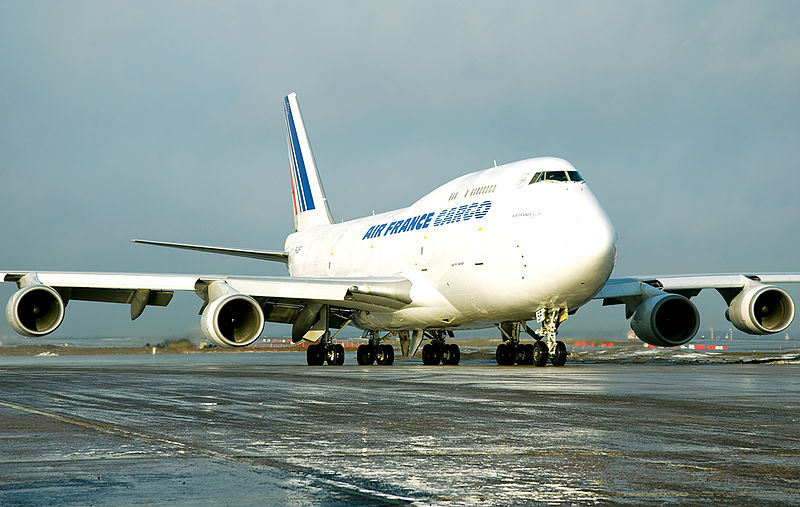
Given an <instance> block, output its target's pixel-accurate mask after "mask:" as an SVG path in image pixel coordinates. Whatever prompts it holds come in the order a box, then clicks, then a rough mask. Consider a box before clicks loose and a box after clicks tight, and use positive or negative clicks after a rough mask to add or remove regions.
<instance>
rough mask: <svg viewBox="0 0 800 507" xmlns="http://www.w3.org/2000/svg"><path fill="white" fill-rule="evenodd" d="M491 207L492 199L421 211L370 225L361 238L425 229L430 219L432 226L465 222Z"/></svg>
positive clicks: (482, 213)
mask: <svg viewBox="0 0 800 507" xmlns="http://www.w3.org/2000/svg"><path fill="white" fill-rule="evenodd" d="M491 207H492V201H483V202H481V203H478V202H473V203H472V204H464V205H462V206H455V207H452V208H448V209H443V210H442V211H440V212H439V213H435V212H431V213H423V214H422V215H417V216H414V217H410V218H405V219H402V220H395V221H394V222H388V223H383V224H378V225H372V226H370V228H369V229H367V232H366V233H364V237H363V238H361V239H362V240H365V239H372V238H377V237H379V236H388V235H389V234H399V233H401V232H408V231H418V230H420V229H427V228H428V227H429V226H430V225H431V221H432V222H433V226H434V227H439V226H440V225H445V224H452V223H455V222H466V221H467V220H471V219H475V220H478V219H481V218H483V217H485V216H486V214H487V213H489V209H490V208H491ZM434 215H436V219H434V218H433V217H434Z"/></svg>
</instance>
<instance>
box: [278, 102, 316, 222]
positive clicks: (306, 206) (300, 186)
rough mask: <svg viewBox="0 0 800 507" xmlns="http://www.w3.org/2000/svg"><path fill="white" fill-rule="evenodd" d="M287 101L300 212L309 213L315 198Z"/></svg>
mask: <svg viewBox="0 0 800 507" xmlns="http://www.w3.org/2000/svg"><path fill="white" fill-rule="evenodd" d="M285 101H286V116H287V118H288V120H289V138H290V140H291V148H292V155H293V158H294V164H293V165H294V168H293V169H294V174H295V181H296V182H297V193H298V205H299V207H300V211H309V210H313V209H314V196H313V195H311V186H310V185H309V183H308V173H307V172H306V165H305V162H304V161H303V152H302V151H301V150H300V140H299V139H298V137H297V129H296V128H295V125H294V118H293V117H292V108H291V106H290V105H289V99H288V97H287V98H286V99H285Z"/></svg>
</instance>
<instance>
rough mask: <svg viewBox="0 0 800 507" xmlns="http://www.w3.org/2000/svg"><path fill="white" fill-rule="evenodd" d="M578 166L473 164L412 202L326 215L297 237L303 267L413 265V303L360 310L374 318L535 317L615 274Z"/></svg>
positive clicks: (292, 262) (402, 322)
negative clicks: (352, 215)
mask: <svg viewBox="0 0 800 507" xmlns="http://www.w3.org/2000/svg"><path fill="white" fill-rule="evenodd" d="M542 171H575V169H574V168H573V167H572V166H571V165H570V164H569V163H568V162H567V161H565V160H562V159H557V158H535V159H529V160H523V161H520V162H514V163H511V164H507V165H503V166H498V167H493V168H490V169H487V170H484V171H478V172H475V173H471V174H467V175H465V176H462V177H460V178H457V179H455V180H453V181H450V182H449V183H446V184H444V185H442V186H441V187H439V188H438V189H436V190H434V191H433V192H431V193H429V194H428V195H426V196H425V197H423V198H421V199H420V200H418V201H417V202H416V203H414V204H413V205H411V206H409V207H408V208H404V209H400V210H395V211H390V212H387V213H382V214H379V215H374V216H369V217H366V218H361V219H357V220H352V221H349V222H344V223H340V224H332V225H320V226H317V227H313V228H310V229H308V230H303V231H302V232H297V233H294V234H291V235H290V236H289V237H288V238H287V239H286V245H285V251H286V252H288V253H289V262H288V267H289V272H290V274H291V275H292V276H298V277H353V276H361V277H364V276H375V277H378V276H402V277H405V278H407V279H409V280H411V282H412V283H413V286H412V289H411V298H412V300H413V303H411V304H410V305H408V306H407V307H404V308H402V309H400V310H396V311H387V313H377V312H359V313H358V315H357V316H356V318H355V320H354V324H355V325H357V326H359V327H361V328H365V329H387V330H392V329H415V328H435V327H441V328H455V327H461V328H482V327H488V326H492V325H494V324H496V323H498V322H504V321H527V320H530V319H532V318H534V316H535V314H536V311H537V310H539V309H540V308H565V309H568V310H573V309H577V308H578V307H579V306H581V305H583V304H585V303H586V302H587V301H589V300H590V299H591V298H592V297H594V296H595V295H596V294H597V293H598V292H599V291H600V289H601V288H602V287H603V285H604V284H605V282H606V281H607V280H608V278H609V276H610V275H611V271H612V269H613V267H614V261H615V256H616V233H615V232H614V229H613V226H612V224H611V222H610V220H609V218H608V216H607V215H606V213H605V211H603V209H602V207H601V206H600V204H599V203H598V202H597V199H596V198H595V197H594V195H593V194H592V192H591V191H590V190H589V187H588V186H587V185H586V183H585V182H583V181H540V182H538V183H534V184H531V183H530V181H531V179H532V177H533V176H534V175H535V174H536V173H538V172H542Z"/></svg>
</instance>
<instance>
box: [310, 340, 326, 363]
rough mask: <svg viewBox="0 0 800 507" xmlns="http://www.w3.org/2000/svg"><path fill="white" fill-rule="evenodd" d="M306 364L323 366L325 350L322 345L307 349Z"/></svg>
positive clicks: (311, 346) (312, 345) (313, 345)
mask: <svg viewBox="0 0 800 507" xmlns="http://www.w3.org/2000/svg"><path fill="white" fill-rule="evenodd" d="M306 362H307V363H308V365H309V366H322V364H323V363H324V362H325V349H324V348H322V346H321V345H317V344H313V343H312V344H311V345H309V346H308V348H307V349H306Z"/></svg>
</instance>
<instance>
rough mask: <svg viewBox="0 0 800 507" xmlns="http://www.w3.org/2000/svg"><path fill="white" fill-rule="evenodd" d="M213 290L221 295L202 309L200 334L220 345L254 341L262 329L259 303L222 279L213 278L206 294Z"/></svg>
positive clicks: (238, 344)
mask: <svg viewBox="0 0 800 507" xmlns="http://www.w3.org/2000/svg"><path fill="white" fill-rule="evenodd" d="M218 284H222V285H218ZM214 293H222V295H220V296H219V297H216V298H215V299H213V300H212V301H211V302H210V303H209V304H208V306H206V308H205V310H203V315H202V317H201V326H202V328H203V334H204V335H205V336H206V337H207V338H208V339H209V340H211V341H213V342H214V343H216V344H217V345H221V346H223V347H246V346H248V345H250V344H252V343H253V342H255V341H256V340H257V339H258V337H259V335H261V331H263V329H264V311H263V310H262V309H261V305H259V304H258V303H257V302H256V301H255V300H254V299H253V298H251V297H250V296H247V295H245V294H241V293H239V292H236V291H235V290H233V289H232V288H231V287H230V286H229V285H228V284H226V283H224V282H215V283H213V284H212V286H211V287H209V294H214Z"/></svg>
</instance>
